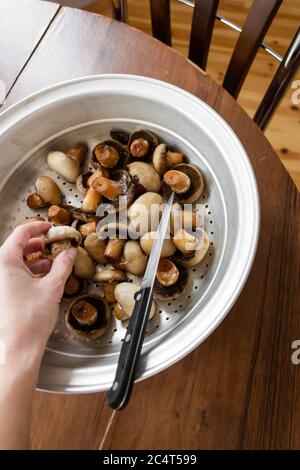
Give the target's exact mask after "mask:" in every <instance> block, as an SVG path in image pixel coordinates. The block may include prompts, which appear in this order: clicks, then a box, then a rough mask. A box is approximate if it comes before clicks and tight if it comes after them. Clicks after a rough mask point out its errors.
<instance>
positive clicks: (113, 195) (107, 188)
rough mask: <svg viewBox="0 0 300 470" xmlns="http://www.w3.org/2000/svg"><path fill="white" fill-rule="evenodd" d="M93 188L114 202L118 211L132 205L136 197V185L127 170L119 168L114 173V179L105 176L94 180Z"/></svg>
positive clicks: (111, 202)
mask: <svg viewBox="0 0 300 470" xmlns="http://www.w3.org/2000/svg"><path fill="white" fill-rule="evenodd" d="M92 187H93V189H94V190H95V191H96V192H97V193H98V194H101V196H103V197H105V198H106V199H107V200H108V201H109V202H110V204H112V205H113V206H114V208H115V210H116V211H119V210H121V209H123V208H125V207H127V206H130V204H131V203H132V201H133V199H134V194H135V185H134V183H133V181H132V179H131V177H130V175H129V173H128V171H125V170H117V171H115V172H114V174H113V179H108V178H105V177H103V176H100V177H98V178H95V179H94V180H93V181H92Z"/></svg>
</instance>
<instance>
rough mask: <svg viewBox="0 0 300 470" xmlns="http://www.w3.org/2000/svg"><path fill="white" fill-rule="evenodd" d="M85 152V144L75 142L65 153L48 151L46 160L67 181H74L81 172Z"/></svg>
mask: <svg viewBox="0 0 300 470" xmlns="http://www.w3.org/2000/svg"><path fill="white" fill-rule="evenodd" d="M86 152H87V146H86V145H85V144H77V145H75V146H74V147H72V148H71V149H70V150H69V151H68V152H67V153H64V152H60V151H57V150H56V151H52V152H49V153H48V156H47V162H48V165H49V167H50V168H51V170H53V171H55V173H57V174H58V175H60V176H61V177H62V178H63V179H65V180H66V181H69V183H75V182H76V180H77V177H78V176H79V175H80V173H81V163H82V160H83V158H84V156H85V154H86Z"/></svg>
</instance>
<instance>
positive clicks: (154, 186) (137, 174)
mask: <svg viewBox="0 0 300 470" xmlns="http://www.w3.org/2000/svg"><path fill="white" fill-rule="evenodd" d="M128 171H129V174H130V176H131V178H132V180H133V181H134V183H135V184H136V185H141V186H142V188H143V189H144V190H145V191H152V192H155V193H159V191H160V188H161V179H160V176H159V174H158V173H157V172H156V171H155V169H154V167H153V166H152V165H151V164H150V163H145V162H139V161H134V162H132V163H130V164H129V165H128Z"/></svg>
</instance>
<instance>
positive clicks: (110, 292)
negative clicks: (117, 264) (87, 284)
mask: <svg viewBox="0 0 300 470" xmlns="http://www.w3.org/2000/svg"><path fill="white" fill-rule="evenodd" d="M93 280H94V282H100V283H101V287H102V289H103V292H104V298H105V300H106V302H107V303H109V304H113V303H115V302H116V298H115V295H114V290H115V287H116V286H117V284H118V283H119V282H123V281H126V280H127V277H126V274H125V273H124V271H120V270H118V269H114V268H105V269H103V270H101V271H98V272H96V274H95V276H94V278H93Z"/></svg>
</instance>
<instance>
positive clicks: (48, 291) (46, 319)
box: [0, 222, 76, 356]
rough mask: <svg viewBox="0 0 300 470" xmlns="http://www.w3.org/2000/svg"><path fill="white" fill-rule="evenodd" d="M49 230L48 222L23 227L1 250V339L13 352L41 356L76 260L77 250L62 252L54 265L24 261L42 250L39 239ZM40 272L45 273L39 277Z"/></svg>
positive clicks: (18, 229)
mask: <svg viewBox="0 0 300 470" xmlns="http://www.w3.org/2000/svg"><path fill="white" fill-rule="evenodd" d="M50 227H51V224H50V223H48V222H33V223H29V224H25V225H20V226H18V227H17V228H16V229H15V230H14V232H13V233H12V234H11V235H10V236H9V237H8V238H7V240H6V241H5V243H4V244H3V245H2V246H1V248H0V339H1V340H2V341H4V342H5V344H6V345H7V347H9V348H10V349H12V350H13V351H14V352H15V351H18V352H20V351H21V352H24V353H26V354H28V351H30V350H31V349H34V351H37V352H38V354H39V355H40V356H42V354H43V351H44V348H45V346H46V343H47V340H48V338H49V336H50V334H51V332H52V330H53V328H54V326H55V324H56V321H57V318H58V312H59V303H60V300H61V297H62V295H63V290H64V284H65V282H66V280H67V278H68V276H69V274H70V273H71V271H72V267H73V264H74V261H75V257H76V250H75V249H74V248H70V249H69V250H65V251H63V252H62V253H60V254H59V255H58V256H57V257H56V258H55V260H54V262H53V263H52V265H51V262H50V261H49V260H47V259H45V260H35V261H31V262H27V263H26V262H25V261H24V256H26V255H28V254H29V253H33V252H35V251H38V250H40V249H41V238H37V237H41V235H42V234H44V233H45V232H47V230H49V228H50ZM41 273H43V274H45V273H46V274H45V275H44V276H43V277H41V276H39V277H38V276H36V274H41ZM17 355H18V354H17Z"/></svg>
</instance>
